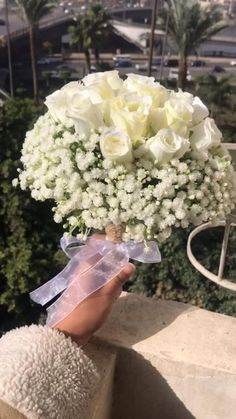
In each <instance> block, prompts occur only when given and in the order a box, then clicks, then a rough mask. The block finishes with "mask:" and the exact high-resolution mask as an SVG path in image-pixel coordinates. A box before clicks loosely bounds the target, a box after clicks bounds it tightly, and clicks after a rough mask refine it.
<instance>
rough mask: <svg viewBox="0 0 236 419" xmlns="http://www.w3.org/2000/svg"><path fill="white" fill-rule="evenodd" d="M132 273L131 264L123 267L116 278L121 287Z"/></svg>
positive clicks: (133, 269) (132, 267)
mask: <svg viewBox="0 0 236 419" xmlns="http://www.w3.org/2000/svg"><path fill="white" fill-rule="evenodd" d="M134 271H135V266H134V265H133V263H128V264H127V265H126V266H125V267H124V269H123V270H122V271H121V272H120V273H119V275H117V277H116V278H117V279H118V281H119V283H120V285H123V284H124V283H125V282H126V281H128V279H129V278H130V276H131V275H132V274H133V273H134Z"/></svg>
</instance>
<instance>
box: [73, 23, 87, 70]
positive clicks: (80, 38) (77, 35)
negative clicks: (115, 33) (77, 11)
mask: <svg viewBox="0 0 236 419" xmlns="http://www.w3.org/2000/svg"><path fill="white" fill-rule="evenodd" d="M86 26H87V19H86V15H85V16H78V17H77V20H76V24H75V25H73V26H70V27H69V29H68V31H69V33H70V34H71V40H70V45H71V46H72V47H79V49H80V50H82V51H83V52H84V55H85V60H86V66H87V71H88V72H90V67H91V59H90V52H89V48H90V44H89V43H88V42H87V40H86V36H85V33H86V31H87V29H86Z"/></svg>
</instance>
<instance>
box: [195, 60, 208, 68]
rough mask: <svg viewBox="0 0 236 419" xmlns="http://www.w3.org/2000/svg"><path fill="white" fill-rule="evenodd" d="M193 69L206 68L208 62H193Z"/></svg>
mask: <svg viewBox="0 0 236 419" xmlns="http://www.w3.org/2000/svg"><path fill="white" fill-rule="evenodd" d="M191 67H206V61H203V60H194V61H191Z"/></svg>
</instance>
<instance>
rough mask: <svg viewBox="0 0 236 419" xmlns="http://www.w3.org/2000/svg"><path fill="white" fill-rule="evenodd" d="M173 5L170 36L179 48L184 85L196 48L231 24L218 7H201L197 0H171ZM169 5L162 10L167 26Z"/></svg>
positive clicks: (162, 22) (162, 23)
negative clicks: (192, 53) (188, 62)
mask: <svg viewBox="0 0 236 419" xmlns="http://www.w3.org/2000/svg"><path fill="white" fill-rule="evenodd" d="M167 2H168V6H169V25H168V36H169V39H170V41H171V42H172V43H173V44H174V46H175V47H176V48H177V50H178V52H179V77H178V87H180V88H184V87H185V84H186V78H187V66H188V64H187V59H188V55H189V54H190V53H191V52H192V51H196V48H197V47H198V46H199V45H200V44H201V43H202V42H204V41H206V40H207V39H209V38H210V37H211V36H212V35H214V34H216V33H217V32H219V31H220V30H221V29H224V28H225V27H227V22H226V21H225V20H224V19H223V14H222V12H221V10H220V9H219V8H218V7H204V8H203V7H201V6H200V4H199V2H198V1H197V0H188V1H186V0H167ZM167 13H168V11H167V8H163V9H162V10H161V11H160V13H159V23H160V27H161V29H163V30H164V28H165V24H166V18H167Z"/></svg>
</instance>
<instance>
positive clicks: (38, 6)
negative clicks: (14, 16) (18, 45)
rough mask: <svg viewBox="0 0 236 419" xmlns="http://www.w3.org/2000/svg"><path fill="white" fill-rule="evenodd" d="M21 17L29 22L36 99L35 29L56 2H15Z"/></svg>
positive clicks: (35, 96) (38, 0)
mask: <svg viewBox="0 0 236 419" xmlns="http://www.w3.org/2000/svg"><path fill="white" fill-rule="evenodd" d="M15 4H16V6H17V8H18V12H19V15H20V17H21V18H22V19H23V20H24V21H25V22H27V24H28V29H29V39H30V55H31V66H32V78H33V92H34V98H35V99H37V97H38V83H37V68H36V53H35V29H36V28H37V26H38V23H39V21H40V19H42V18H43V17H44V16H46V15H47V14H48V13H49V12H50V11H51V10H52V9H53V7H54V6H55V5H56V2H55V1H49V0H15Z"/></svg>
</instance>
